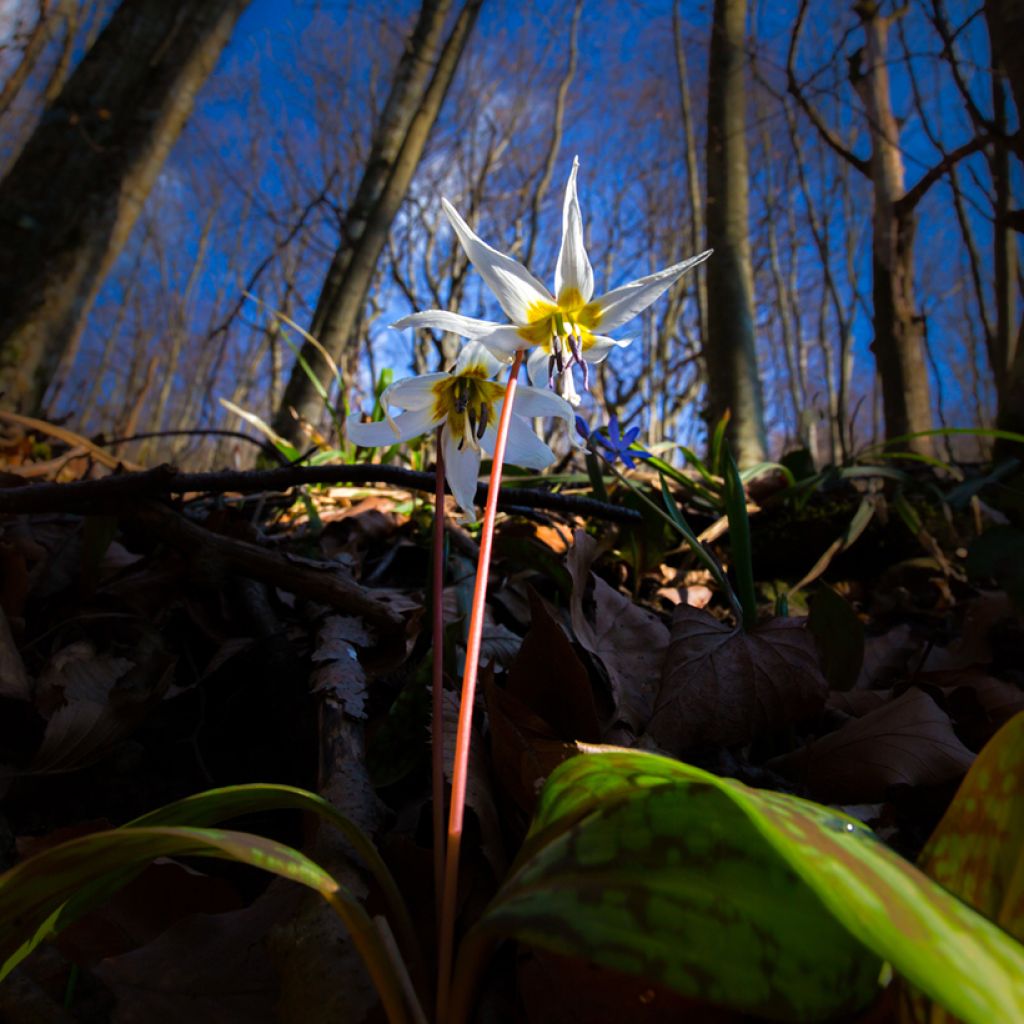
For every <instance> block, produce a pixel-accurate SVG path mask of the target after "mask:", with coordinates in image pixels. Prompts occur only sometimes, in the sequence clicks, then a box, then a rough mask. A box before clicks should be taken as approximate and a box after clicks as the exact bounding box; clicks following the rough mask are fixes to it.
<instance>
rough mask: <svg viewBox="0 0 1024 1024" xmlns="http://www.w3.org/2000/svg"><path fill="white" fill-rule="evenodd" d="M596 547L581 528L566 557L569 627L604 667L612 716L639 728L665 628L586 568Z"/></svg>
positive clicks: (646, 715) (653, 689) (653, 690)
mask: <svg viewBox="0 0 1024 1024" xmlns="http://www.w3.org/2000/svg"><path fill="white" fill-rule="evenodd" d="M596 548H597V544H596V542H595V541H594V539H593V538H592V537H590V536H588V535H587V533H586V532H585V531H583V530H577V531H576V538H575V544H574V545H573V548H572V550H571V551H570V552H569V555H568V557H567V558H566V566H567V568H568V570H569V574H570V575H571V576H572V601H571V604H570V611H571V614H572V628H573V631H574V632H575V634H576V639H577V640H578V641H579V642H580V644H581V646H582V647H583V648H584V650H586V651H589V652H590V653H591V654H593V655H594V657H596V658H597V659H598V661H600V663H601V664H602V665H603V666H604V668H605V671H606V672H607V673H608V680H609V683H610V684H611V689H612V699H613V700H614V702H615V708H616V717H617V720H619V721H622V722H625V723H626V724H627V725H628V726H629V727H630V728H631V729H632V730H633V731H634V732H641V731H642V730H643V729H644V728H645V726H646V725H647V722H648V721H649V719H650V717H651V712H652V711H653V709H654V698H655V695H656V694H657V688H658V680H659V678H660V676H661V666H662V662H663V660H664V657H665V650H666V648H667V647H668V639H669V637H668V630H667V629H666V628H665V624H664V623H663V622H662V621H661V619H659V618H658V617H657V616H656V615H655V614H654V613H653V612H650V611H648V610H647V609H646V608H641V607H640V606H639V605H636V604H634V603H633V602H632V601H631V600H630V599H629V598H628V597H626V596H624V595H623V594H620V593H619V592H618V591H617V590H615V588H614V587H612V586H610V585H609V584H608V583H606V582H605V581H604V580H603V579H601V578H600V577H599V576H595V575H594V573H592V572H591V571H590V564H591V562H593V560H594V557H595V555H596Z"/></svg>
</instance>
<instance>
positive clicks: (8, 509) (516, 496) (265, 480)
mask: <svg viewBox="0 0 1024 1024" xmlns="http://www.w3.org/2000/svg"><path fill="white" fill-rule="evenodd" d="M8 480H10V478H9V477H8ZM341 483H348V484H368V483H384V484H393V485H394V486H396V487H402V488H404V489H406V490H411V491H427V492H431V491H433V489H434V474H433V473H419V472H416V471H414V470H411V469H403V468H402V467H400V466H379V465H373V464H371V463H356V464H354V465H344V466H285V467H281V468H279V469H259V470H249V471H243V470H223V471H221V472H216V473H183V472H181V471H180V470H178V469H177V468H175V467H174V466H170V465H166V464H165V465H162V466H156V467H154V468H153V469H147V470H145V471H143V472H141V473H118V474H115V475H113V476H108V477H104V478H102V479H100V480H76V481H74V482H73V483H66V484H53V483H45V484H31V485H24V486H16V485H14V486H12V485H9V486H6V487H4V486H3V485H2V484H3V482H2V481H0V514H3V513H18V512H95V511H97V510H109V511H115V512H116V511H119V510H120V506H121V504H122V503H123V502H124V501H125V500H130V499H134V498H157V497H163V496H166V495H170V494H186V493H206V494H223V493H225V492H233V493H236V494H256V493H260V492H262V491H287V490H289V489H290V488H292V487H301V486H302V485H304V484H341ZM486 496H487V486H486V485H485V484H481V485H480V487H478V489H477V501H478V502H479V503H480V504H483V502H484V501H485V500H486ZM498 505H499V507H501V508H506V507H509V506H512V507H515V508H521V509H523V508H537V509H549V510H551V511H556V512H566V513H569V514H570V515H579V516H585V517H588V518H592V519H603V520H606V521H608V522H614V523H637V522H639V521H640V519H641V516H640V513H639V512H637V511H635V510H634V509H629V508H620V507H618V506H616V505H609V504H608V503H607V502H603V501H597V500H595V499H593V498H585V497H582V496H580V495H575V494H554V493H551V492H550V491H543V490H539V489H535V488H526V487H506V488H502V490H501V492H500V496H499V498H498Z"/></svg>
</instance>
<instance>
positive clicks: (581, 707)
mask: <svg viewBox="0 0 1024 1024" xmlns="http://www.w3.org/2000/svg"><path fill="white" fill-rule="evenodd" d="M506 689H507V690H508V692H509V693H510V694H512V695H513V696H514V697H516V698H518V700H520V701H521V702H522V703H523V704H525V705H526V707H528V708H529V709H530V710H531V711H532V712H533V713H534V714H536V715H538V716H539V717H540V718H542V719H543V720H544V721H545V722H546V723H547V724H548V725H549V726H550V727H551V729H552V730H553V732H554V735H555V736H557V737H558V738H559V739H563V740H584V741H586V742H588V743H597V742H598V740H599V739H600V738H601V726H600V723H599V722H598V717H597V709H596V708H595V707H594V692H593V689H592V687H591V684H590V676H589V675H588V674H587V670H586V668H585V667H584V666H583V662H581V661H580V659H579V658H578V657H577V656H576V652H575V651H574V650H573V649H572V644H570V643H569V640H568V638H567V637H566V635H565V633H564V632H563V631H562V627H561V626H559V625H558V623H557V622H556V621H555V620H554V619H553V618H552V616H551V613H550V612H549V611H548V609H547V607H546V606H545V604H544V600H543V598H541V596H540V595H539V594H538V593H537V592H536V591H535V590H533V589H532V588H531V589H530V630H529V632H528V633H527V634H526V637H525V638H524V639H523V641H522V646H521V647H520V648H519V653H518V654H517V655H516V659H515V661H514V662H513V663H512V667H511V670H510V671H509V678H508V685H507V686H506Z"/></svg>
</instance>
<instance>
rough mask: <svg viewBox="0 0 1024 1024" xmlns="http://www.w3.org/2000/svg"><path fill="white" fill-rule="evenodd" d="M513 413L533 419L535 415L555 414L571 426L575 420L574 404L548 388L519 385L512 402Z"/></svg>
mask: <svg viewBox="0 0 1024 1024" xmlns="http://www.w3.org/2000/svg"><path fill="white" fill-rule="evenodd" d="M512 413H513V415H515V416H523V417H525V418H526V419H531V418H532V417H534V416H554V417H556V418H558V419H563V420H565V422H566V423H567V424H568V425H569V426H570V427H571V426H572V425H573V423H574V422H575V417H574V415H573V411H572V406H571V405H569V403H568V402H567V401H566V400H565V399H564V398H559V397H558V395H556V394H555V393H554V391H549V390H548V389H547V388H531V387H525V386H523V387H519V388H517V389H516V396H515V399H514V400H513V403H512Z"/></svg>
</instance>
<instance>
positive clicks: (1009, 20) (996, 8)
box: [985, 0, 1024, 159]
mask: <svg viewBox="0 0 1024 1024" xmlns="http://www.w3.org/2000/svg"><path fill="white" fill-rule="evenodd" d="M985 18H986V20H987V22H988V34H989V39H991V40H992V56H993V61H992V63H993V64H994V65H995V66H996V67H999V68H1000V69H1001V70H1002V72H1003V74H1004V75H1006V77H1007V78H1008V79H1009V81H1010V89H1011V91H1012V92H1013V99H1014V102H1015V103H1016V104H1017V113H1018V115H1021V116H1024V45H1022V43H1021V40H1022V39H1024V0H985ZM1014 141H1015V143H1016V148H1017V153H1018V154H1019V155H1020V156H1021V158H1022V159H1024V130H1022V129H1020V128H1018V130H1017V134H1016V138H1015V140H1014Z"/></svg>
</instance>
